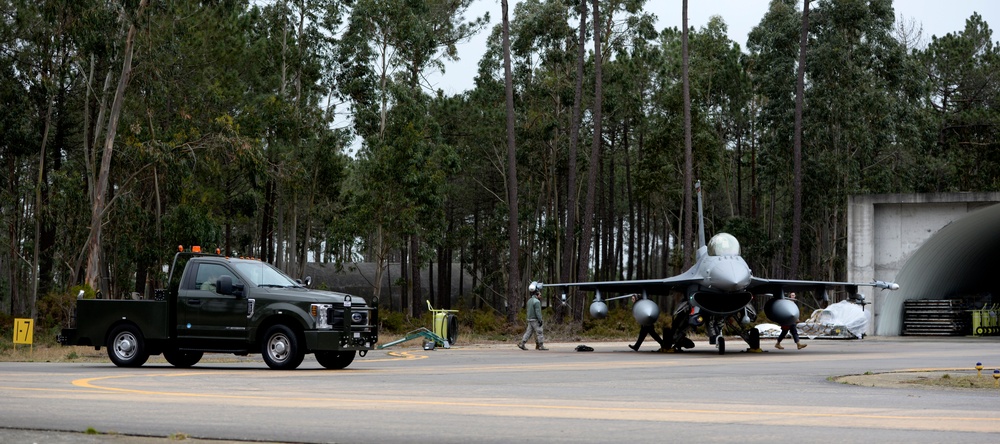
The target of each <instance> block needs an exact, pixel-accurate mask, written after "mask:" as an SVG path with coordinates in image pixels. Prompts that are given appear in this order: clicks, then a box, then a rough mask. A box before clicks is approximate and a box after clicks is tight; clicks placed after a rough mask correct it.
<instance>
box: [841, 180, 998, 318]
mask: <svg viewBox="0 0 1000 444" xmlns="http://www.w3.org/2000/svg"><path fill="white" fill-rule="evenodd" d="M997 203H1000V193H940V194H906V195H898V194H897V195H870V196H852V197H851V199H850V201H849V204H848V218H849V220H850V223H851V226H850V227H849V229H848V231H849V234H848V246H847V250H848V280H850V281H855V282H870V281H871V280H872V279H880V280H892V281H895V282H896V283H898V284H899V286H900V289H899V290H897V291H874V292H873V293H874V294H873V295H872V296H871V297H869V300H870V301H872V302H873V304H872V305H871V308H870V316H872V317H873V318H872V319H871V322H869V324H868V325H869V327H868V329H869V331H868V334H874V335H878V336H895V335H900V334H901V333H903V330H904V324H905V323H906V322H907V321H906V319H905V318H904V315H905V311H906V309H905V307H904V306H906V302H905V301H917V300H941V301H952V302H953V303H954V304H953V306H954V307H955V308H954V309H953V310H954V311H955V312H956V313H957V312H958V311H961V312H962V313H963V315H964V316H967V317H968V318H971V312H969V310H972V309H980V308H983V307H989V306H992V305H994V304H1000V280H998V279H996V277H997V276H998V275H1000V255H998V253H1000V205H997ZM913 305H916V303H914V302H911V303H910V306H913ZM910 322H913V321H910ZM965 333H971V331H968V332H965Z"/></svg>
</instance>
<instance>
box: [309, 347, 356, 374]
mask: <svg viewBox="0 0 1000 444" xmlns="http://www.w3.org/2000/svg"><path fill="white" fill-rule="evenodd" d="M355 355H357V352H356V351H354V350H348V351H339V352H336V351H318V352H316V362H319V365H322V366H323V367H324V368H328V369H330V370H340V369H343V368H347V366H348V365H351V363H352V362H354V356H355Z"/></svg>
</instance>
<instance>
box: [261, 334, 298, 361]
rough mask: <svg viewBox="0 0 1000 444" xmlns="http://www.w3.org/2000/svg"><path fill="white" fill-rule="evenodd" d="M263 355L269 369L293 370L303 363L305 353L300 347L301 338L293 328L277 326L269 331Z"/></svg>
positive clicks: (263, 346) (265, 338)
mask: <svg viewBox="0 0 1000 444" xmlns="http://www.w3.org/2000/svg"><path fill="white" fill-rule="evenodd" d="M261 354H262V355H264V362H265V363H267V366H268V367H271V368H272V369H275V370H292V369H294V368H296V367H298V366H299V364H301V363H302V358H303V357H305V353H304V352H303V351H302V348H301V347H300V346H299V338H298V336H296V335H295V332H294V331H292V329H291V328H288V327H287V326H284V325H275V326H273V327H271V328H269V329H267V333H265V334H264V342H263V344H262V346H261Z"/></svg>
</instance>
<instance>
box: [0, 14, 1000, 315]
mask: <svg viewBox="0 0 1000 444" xmlns="http://www.w3.org/2000/svg"><path fill="white" fill-rule="evenodd" d="M647 1H648V0H523V1H521V2H518V3H517V5H516V7H512V8H511V7H509V5H508V1H507V0H487V3H489V5H490V7H489V8H490V9H489V14H487V15H482V16H474V15H472V14H471V13H470V12H469V9H470V8H469V7H470V4H471V3H472V0H201V1H197V0H42V1H39V0H0V99H2V103H3V112H2V113H0V171H2V173H0V178H2V180H0V226H2V227H3V230H2V231H3V233H2V236H0V313H2V315H0V320H3V324H2V325H9V321H10V318H12V317H32V318H36V319H39V321H38V322H39V323H42V324H45V323H48V324H49V325H52V324H56V323H59V322H60V321H64V320H65V319H66V318H65V311H66V310H67V308H66V307H67V304H71V303H72V300H73V299H74V298H75V297H76V292H77V291H79V290H81V289H82V290H84V291H85V292H86V293H87V294H89V295H91V296H92V295H94V294H95V293H99V294H101V295H103V296H102V297H107V298H124V297H129V295H132V294H138V295H149V294H150V293H151V291H152V289H154V288H162V287H163V286H164V282H165V281H166V279H167V276H166V271H165V270H166V267H167V266H168V265H169V264H170V261H171V260H172V258H173V255H174V253H175V252H176V251H177V246H178V245H185V246H188V245H201V246H203V247H204V248H206V249H212V250H214V249H215V248H218V249H219V250H220V251H221V252H222V254H226V255H231V256H248V257H256V258H260V259H261V260H264V261H267V262H269V263H271V264H273V265H275V266H276V267H279V268H281V269H282V270H284V271H285V272H286V273H287V274H289V275H290V276H292V277H294V278H304V275H305V269H306V264H307V263H310V262H316V263H321V264H326V265H328V266H331V267H344V266H345V265H347V264H352V263H359V262H368V263H373V264H375V269H376V270H378V273H379V276H378V278H376V279H375V280H374V281H373V284H372V286H371V289H370V293H366V294H362V295H361V296H365V297H371V296H382V297H380V300H381V301H382V309H383V310H387V311H391V312H399V313H402V314H403V315H404V316H411V317H413V316H419V315H421V314H422V313H423V312H425V311H426V310H425V308H422V307H421V304H424V307H426V303H425V300H430V301H431V302H432V303H433V304H434V305H435V306H440V307H444V308H451V307H453V306H454V308H463V309H466V308H476V309H486V310H489V311H492V312H494V313H495V314H496V315H497V316H498V317H501V318H503V319H505V320H506V321H508V322H509V321H514V320H515V319H516V314H517V312H518V311H519V310H521V307H523V301H524V300H525V298H526V295H525V291H524V289H525V288H527V283H528V282H530V281H532V280H542V281H545V282H560V281H562V282H567V281H583V280H591V279H597V280H614V279H642V278H657V277H664V276H668V275H672V274H675V273H678V272H680V271H683V269H684V268H685V266H687V265H690V264H691V262H692V261H693V256H694V251H695V248H696V247H697V234H696V233H695V231H694V230H696V229H697V221H696V220H693V216H694V215H696V209H695V208H694V205H695V202H696V200H695V198H694V184H695V183H696V182H700V183H701V187H702V190H703V193H704V205H705V210H704V211H705V218H706V230H707V231H708V232H709V233H708V234H709V235H711V234H712V233H717V232H720V231H725V232H728V233H731V234H733V235H735V236H736V237H737V238H738V239H740V241H741V244H742V253H743V256H744V258H745V259H746V260H747V262H748V263H749V264H750V266H751V268H752V269H753V270H754V272H755V274H758V275H762V276H767V277H774V278H799V279H823V280H842V279H844V278H845V276H844V274H845V263H844V257H845V255H846V230H847V200H848V196H850V195H855V194H883V193H928V192H952V191H1000V149H998V148H1000V145H998V137H997V133H998V130H1000V58H998V57H1000V48H998V47H997V45H996V43H995V42H994V41H993V37H992V31H991V29H990V27H989V25H988V24H987V23H986V22H985V21H984V20H983V19H982V18H981V17H980V16H979V15H977V14H972V15H971V16H970V17H968V19H967V21H966V23H965V27H964V28H963V29H955V30H953V31H952V32H950V33H948V34H946V35H943V36H940V35H925V34H924V32H923V30H922V28H921V26H920V24H919V23H915V22H913V21H907V20H905V18H900V17H898V16H897V15H896V13H895V11H894V9H893V2H892V1H891V0H811V1H810V0H804V1H797V0H771V2H770V7H769V9H768V11H767V12H766V14H765V15H764V16H763V17H761V18H760V22H759V23H758V24H757V25H756V27H754V28H753V30H752V31H751V33H750V34H749V36H748V37H747V42H746V47H741V45H740V44H739V43H737V42H735V41H733V40H732V39H730V37H729V36H728V35H727V26H726V23H725V21H724V20H723V18H722V17H720V16H714V17H713V18H712V19H711V20H709V21H708V23H704V24H698V25H697V26H690V25H689V24H688V21H687V18H686V16H687V0H678V1H676V2H673V3H676V14H678V16H682V15H683V16H684V21H683V23H684V25H683V26H681V27H680V28H666V29H656V28H655V26H654V23H655V17H652V16H651V15H650V14H648V13H646V12H644V4H645V3H646V2H647ZM657 1H659V0H657ZM722 12H723V11H720V13H722ZM480 33H485V34H486V35H488V36H489V37H488V39H487V42H488V47H487V48H486V51H485V55H483V56H482V58H481V59H480V60H478V61H477V62H478V72H476V73H470V76H475V79H474V80H475V83H474V85H475V86H474V87H473V88H471V89H469V90H468V91H464V92H461V93H457V94H446V93H445V92H443V91H441V90H435V89H434V88H433V87H432V86H431V85H430V83H429V82H428V77H429V76H431V75H434V74H435V73H439V72H440V70H442V69H445V67H446V66H448V64H449V63H451V62H453V61H455V60H457V59H458V58H461V57H463V54H461V53H459V51H458V48H459V44H460V43H462V42H466V41H468V40H469V39H470V38H471V37H472V36H474V35H478V34H480ZM389 264H394V266H396V267H397V268H395V269H396V270H401V272H398V273H395V274H393V275H392V276H391V277H392V279H393V280H392V283H391V285H392V287H394V288H395V289H396V291H400V290H401V292H402V296H401V297H400V298H399V300H398V302H392V301H393V299H392V298H389V297H385V296H384V294H386V292H387V291H389V289H387V288H384V286H383V285H382V284H381V282H382V276H381V273H384V272H385V271H386V270H388V269H389ZM452 264H455V265H457V266H458V267H459V268H458V269H460V270H461V272H462V273H467V274H468V275H469V276H470V277H471V280H472V282H471V288H472V290H471V293H468V294H462V295H461V297H456V295H455V294H450V292H449V291H448V289H449V288H452V285H451V282H452V281H453V278H454V276H453V275H452V273H453V271H452V270H453V269H454V268H453V267H452V266H451V265H452ZM420 270H429V272H425V273H424V274H423V276H424V279H429V280H430V281H432V282H421V280H422V278H421V276H422V273H421V272H420ZM427 276H429V278H427ZM330 289H332V290H337V288H330ZM572 301H574V302H573V304H572V306H571V310H570V316H572V318H571V319H572V320H573V321H574V322H579V321H580V320H581V319H583V317H584V311H585V310H584V305H585V301H583V300H582V298H574V299H572Z"/></svg>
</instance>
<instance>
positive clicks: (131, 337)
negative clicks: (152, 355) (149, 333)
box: [107, 324, 149, 367]
mask: <svg viewBox="0 0 1000 444" xmlns="http://www.w3.org/2000/svg"><path fill="white" fill-rule="evenodd" d="M107 346H108V358H111V362H114V363H115V365H117V366H119V367H141V366H142V364H145V363H146V360H147V359H149V352H148V351H146V340H145V339H144V338H143V337H142V332H141V331H139V327H136V326H135V325H132V324H124V325H119V326H117V327H115V328H114V329H113V330H111V334H110V335H108V343H107Z"/></svg>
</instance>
